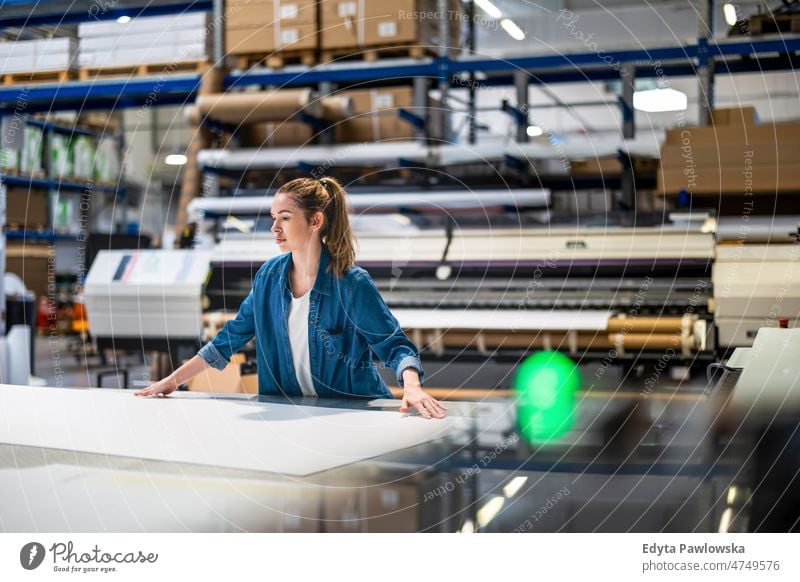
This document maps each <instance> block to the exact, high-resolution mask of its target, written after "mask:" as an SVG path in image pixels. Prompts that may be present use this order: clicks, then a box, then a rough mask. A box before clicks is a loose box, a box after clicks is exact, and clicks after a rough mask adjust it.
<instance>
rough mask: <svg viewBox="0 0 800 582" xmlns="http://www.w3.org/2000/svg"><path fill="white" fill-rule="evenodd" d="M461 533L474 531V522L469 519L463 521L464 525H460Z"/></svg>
mask: <svg viewBox="0 0 800 582" xmlns="http://www.w3.org/2000/svg"><path fill="white" fill-rule="evenodd" d="M461 533H475V524H474V523H472V520H471V519H468V520H467V521H465V522H464V525H463V526H461Z"/></svg>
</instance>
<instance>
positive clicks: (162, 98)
mask: <svg viewBox="0 0 800 582" xmlns="http://www.w3.org/2000/svg"><path fill="white" fill-rule="evenodd" d="M199 86H200V75H167V74H164V75H163V76H159V77H130V78H127V79H121V80H118V81H75V82H70V83H60V84H46V85H45V84H42V85H25V86H9V87H0V116H2V115H13V114H14V113H15V112H20V111H21V112H22V113H32V112H36V111H56V110H69V109H78V110H88V109H100V108H105V109H110V108H113V109H122V108H130V107H138V106H142V105H148V106H152V107H157V106H159V105H174V104H177V103H184V102H186V101H189V100H191V99H192V98H193V96H194V94H195V93H196V92H197V90H198V88H199Z"/></svg>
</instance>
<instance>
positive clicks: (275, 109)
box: [196, 89, 333, 125]
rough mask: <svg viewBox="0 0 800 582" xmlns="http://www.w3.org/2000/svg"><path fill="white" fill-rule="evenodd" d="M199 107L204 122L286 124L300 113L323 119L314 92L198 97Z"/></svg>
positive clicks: (289, 90) (300, 91) (230, 94)
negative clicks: (286, 121)
mask: <svg viewBox="0 0 800 582" xmlns="http://www.w3.org/2000/svg"><path fill="white" fill-rule="evenodd" d="M196 103H197V107H198V108H199V110H200V115H201V116H202V117H203V118H206V117H208V118H211V119H214V120H217V121H222V122H224V123H232V124H236V125H239V124H242V123H246V124H250V123H259V122H263V121H285V120H287V119H291V118H293V117H294V116H296V115H297V114H298V113H300V112H301V111H302V112H304V113H308V114H309V115H313V116H314V117H321V115H322V112H323V106H322V104H321V103H320V102H319V101H315V99H314V92H313V91H311V89H286V90H281V91H259V92H257V93H218V94H214V95H199V96H198V97H197V102H196ZM331 107H333V105H332V106H331Z"/></svg>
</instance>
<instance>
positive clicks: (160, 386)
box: [134, 377, 178, 396]
mask: <svg viewBox="0 0 800 582" xmlns="http://www.w3.org/2000/svg"><path fill="white" fill-rule="evenodd" d="M177 389H178V384H177V382H175V380H171V379H170V378H169V377H167V378H164V379H163V380H159V381H158V382H154V383H152V384H150V386H148V387H147V388H145V389H144V390H139V391H138V392H135V393H134V396H168V395H169V394H172V393H173V392H175V390H177Z"/></svg>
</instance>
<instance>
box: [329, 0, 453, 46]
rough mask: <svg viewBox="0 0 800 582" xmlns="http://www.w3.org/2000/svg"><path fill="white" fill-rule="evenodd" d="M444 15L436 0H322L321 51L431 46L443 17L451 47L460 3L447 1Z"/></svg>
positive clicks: (434, 41)
mask: <svg viewBox="0 0 800 582" xmlns="http://www.w3.org/2000/svg"><path fill="white" fill-rule="evenodd" d="M448 5H449V9H448V13H447V14H444V15H442V14H439V12H438V11H437V8H438V3H437V2H436V0H395V1H394V2H387V3H384V2H364V1H360V0H322V7H321V10H320V44H321V48H322V50H323V51H326V50H337V49H368V48H377V47H383V46H387V45H396V46H403V45H406V46H416V47H430V48H431V49H433V50H434V51H435V50H436V47H438V45H439V42H440V41H439V28H440V23H441V21H442V20H443V19H446V20H447V22H448V24H449V27H450V41H449V42H448V45H449V46H450V47H457V46H458V44H459V38H460V29H461V19H460V18H459V14H460V13H459V2H457V1H455V2H454V1H452V0H451V1H450V2H449V3H448Z"/></svg>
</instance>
